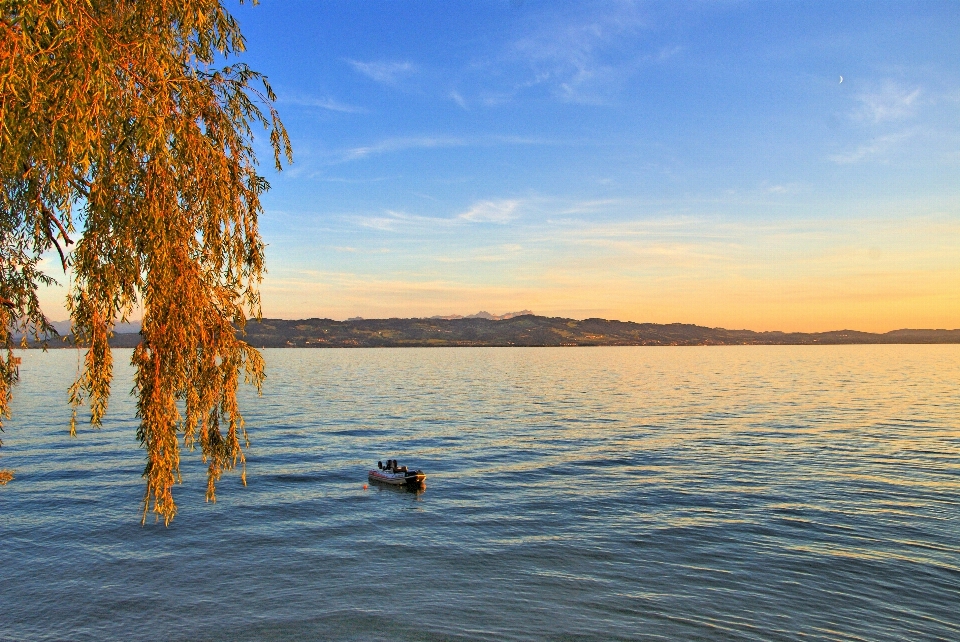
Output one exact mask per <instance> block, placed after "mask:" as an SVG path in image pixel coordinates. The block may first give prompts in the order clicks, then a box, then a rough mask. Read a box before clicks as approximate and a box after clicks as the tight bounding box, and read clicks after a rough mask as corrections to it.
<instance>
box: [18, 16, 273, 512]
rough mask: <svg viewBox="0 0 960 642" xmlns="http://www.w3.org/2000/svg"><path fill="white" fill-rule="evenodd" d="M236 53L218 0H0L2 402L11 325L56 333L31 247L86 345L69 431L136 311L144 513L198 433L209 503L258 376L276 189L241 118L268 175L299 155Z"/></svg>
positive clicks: (159, 504) (91, 399)
mask: <svg viewBox="0 0 960 642" xmlns="http://www.w3.org/2000/svg"><path fill="white" fill-rule="evenodd" d="M241 1H242V0H241ZM243 49H244V40H243V37H242V35H241V33H240V29H239V26H238V24H237V22H236V20H235V19H234V18H233V17H232V16H231V15H230V14H229V13H228V12H227V11H226V9H225V8H224V7H223V5H222V3H221V2H220V0H150V1H148V2H145V1H143V0H0V182H2V189H0V330H2V347H3V348H5V357H4V358H3V359H2V361H0V417H2V416H7V417H9V412H10V400H11V387H12V386H13V384H14V383H15V382H16V380H17V376H18V362H17V360H16V358H15V357H14V354H13V351H12V347H13V341H14V334H15V333H23V334H25V335H27V334H30V335H33V336H36V337H42V336H45V335H47V334H49V332H50V331H51V330H52V328H51V327H50V325H49V323H48V321H47V319H46V318H45V317H44V315H43V313H42V311H41V310H40V306H39V303H38V298H37V291H38V287H39V286H41V285H43V284H45V283H47V282H49V277H48V276H46V275H45V274H44V273H43V272H42V271H41V270H40V259H41V255H42V254H43V253H44V252H47V251H52V250H56V251H57V252H58V253H59V256H60V259H61V261H62V263H63V268H64V271H67V270H68V268H69V271H70V272H71V273H72V285H71V294H70V297H69V301H68V308H69V310H70V316H71V321H72V323H73V331H74V335H75V338H76V340H77V341H78V343H79V344H80V345H82V346H84V348H85V349H86V353H85V357H84V363H83V368H82V370H81V374H80V376H79V378H78V379H77V381H76V382H75V383H74V385H73V386H72V387H71V389H70V391H69V395H70V401H71V403H72V404H73V407H74V421H72V422H71V431H73V430H75V419H76V412H77V408H78V407H79V406H81V405H84V404H87V403H89V405H90V421H91V423H92V424H93V425H95V426H98V425H99V424H100V422H101V420H102V418H103V416H104V413H105V411H106V409H107V401H108V397H109V394H110V383H111V376H112V359H111V353H110V347H109V345H108V343H107V340H108V337H109V336H110V333H111V330H112V327H113V325H114V323H115V322H117V321H119V320H125V319H126V318H127V317H128V316H129V315H130V314H132V312H133V310H135V309H137V307H139V308H140V309H141V310H142V313H143V321H142V324H143V325H142V328H143V329H142V341H141V343H140V345H139V346H138V347H137V348H136V349H135V350H134V352H133V365H134V366H135V369H136V375H135V385H134V392H135V394H136V395H137V399H138V401H137V413H138V417H139V419H140V427H139V430H138V437H139V439H140V442H141V444H142V446H143V447H144V448H145V450H146V460H147V463H146V468H145V470H144V473H143V476H144V478H145V480H146V491H145V494H144V506H143V509H144V519H146V517H147V514H148V511H150V510H152V511H153V512H155V513H156V514H157V517H158V518H160V517H162V518H163V519H164V521H165V522H166V523H169V522H170V520H171V519H172V518H173V517H174V515H175V513H176V505H175V503H174V500H173V495H172V488H173V484H174V483H175V482H177V481H178V480H179V465H180V449H181V445H183V446H186V447H189V448H192V447H193V446H194V445H195V444H196V442H199V445H200V449H201V452H202V456H203V459H204V461H206V462H207V464H208V487H207V497H208V499H210V500H214V499H215V496H214V490H215V484H216V482H217V480H218V479H219V478H220V476H221V474H222V473H223V472H224V471H225V470H228V469H231V468H233V467H235V466H236V465H237V464H238V463H240V464H241V465H242V464H243V461H244V457H243V449H242V446H241V443H242V442H246V431H245V430H244V424H243V418H242V417H241V414H240V412H239V409H238V406H237V398H236V393H237V388H238V384H239V382H240V378H241V377H243V378H244V379H245V380H246V381H248V382H250V383H253V384H254V385H256V386H257V387H258V388H259V386H260V383H261V381H262V380H263V376H264V374H263V360H262V358H261V356H260V354H259V353H258V352H257V351H256V350H254V349H253V348H252V347H250V346H249V345H247V344H246V343H245V342H244V341H243V340H242V339H241V338H239V337H238V336H237V332H236V330H237V329H239V330H241V331H242V329H243V326H244V323H245V321H246V319H247V318H248V317H249V316H251V315H254V316H258V315H259V296H258V285H259V283H260V281H261V278H262V275H263V271H264V263H263V261H264V252H263V250H264V248H263V243H262V240H261V237H260V234H259V231H258V227H257V219H258V215H259V213H260V211H261V205H260V197H261V195H262V194H263V192H264V191H265V190H266V189H267V188H268V187H269V186H268V184H267V182H266V181H265V180H264V178H263V177H262V176H260V175H259V174H258V173H257V159H256V156H255V154H254V149H253V128H254V127H255V126H257V125H263V126H264V127H265V128H266V129H267V130H268V131H269V135H270V141H271V145H272V148H273V153H274V161H275V164H276V167H277V169H278V170H279V169H280V167H281V162H282V160H283V158H284V157H286V159H287V161H290V160H292V158H291V155H290V154H291V153H290V144H289V140H288V138H287V135H286V132H285V131H284V128H283V125H282V124H281V122H280V121H279V119H278V117H277V113H276V111H275V110H274V109H273V107H272V102H273V101H274V100H275V97H274V95H273V92H272V90H271V89H270V86H269V85H268V84H267V82H266V79H265V78H264V77H262V76H261V75H259V74H257V73H256V72H254V71H252V70H250V69H249V68H248V67H247V66H246V65H243V64H232V65H227V64H226V62H224V61H225V60H226V59H227V58H228V57H229V56H230V55H233V54H236V53H238V52H241V51H243ZM257 87H262V90H258V89H257ZM71 236H74V237H76V242H75V243H74V240H73V239H72V238H71ZM0 426H2V424H0ZM181 439H182V442H181ZM244 481H245V479H244Z"/></svg>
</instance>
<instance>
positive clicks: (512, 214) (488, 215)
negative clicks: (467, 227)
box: [457, 200, 520, 223]
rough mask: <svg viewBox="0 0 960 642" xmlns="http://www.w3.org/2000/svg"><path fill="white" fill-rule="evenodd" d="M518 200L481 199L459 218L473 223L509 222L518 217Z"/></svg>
mask: <svg viewBox="0 0 960 642" xmlns="http://www.w3.org/2000/svg"><path fill="white" fill-rule="evenodd" d="M519 205H520V201H518V200H500V201H479V202H477V203H474V204H473V206H472V207H471V208H470V209H468V210H467V211H466V212H463V213H462V214H460V216H458V217H457V218H459V219H461V220H464V221H470V222H471V223H508V222H510V221H512V220H513V219H514V218H516V210H517V207H518V206H519Z"/></svg>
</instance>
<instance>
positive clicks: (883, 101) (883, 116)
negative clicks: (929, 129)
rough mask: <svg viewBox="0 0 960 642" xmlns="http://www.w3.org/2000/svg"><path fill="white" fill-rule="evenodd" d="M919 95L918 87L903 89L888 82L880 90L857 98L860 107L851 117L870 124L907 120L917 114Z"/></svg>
mask: <svg viewBox="0 0 960 642" xmlns="http://www.w3.org/2000/svg"><path fill="white" fill-rule="evenodd" d="M920 94H921V92H920V88H919V87H913V88H910V87H904V86H902V85H899V84H897V83H895V82H893V81H890V80H888V81H886V82H884V83H883V85H882V86H881V87H880V89H878V90H876V91H872V92H866V93H863V94H860V96H858V101H859V102H860V105H859V106H858V107H857V109H855V110H854V112H853V116H854V118H856V119H858V120H864V121H867V122H872V123H882V122H885V121H891V120H902V119H904V118H909V117H911V116H913V115H915V114H916V112H917V107H918V106H919V105H920Z"/></svg>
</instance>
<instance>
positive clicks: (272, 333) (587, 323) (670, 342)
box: [50, 312, 960, 348]
mask: <svg viewBox="0 0 960 642" xmlns="http://www.w3.org/2000/svg"><path fill="white" fill-rule="evenodd" d="M124 329H126V328H124ZM246 340H247V341H248V342H249V343H250V344H251V345H253V346H254V347H257V348H288V347H296V348H378V347H379V348H393V347H431V346H436V347H452V346H475V347H488V346H708V345H840V344H890V343H960V329H956V330H893V331H891V332H886V333H883V334H878V333H872V332H860V331H857V330H836V331H831V332H777V331H770V332H755V331H753V330H726V329H724V328H707V327H704V326H699V325H692V324H688V323H667V324H660V323H635V322H632V321H608V320H606V319H583V320H577V319H567V318H563V317H545V316H537V315H534V314H522V313H517V315H516V316H514V315H512V314H507V315H501V316H499V317H495V316H494V315H487V313H482V312H481V313H478V314H476V315H470V316H467V317H460V316H458V315H451V317H433V318H415V319H396V318H395V319H360V318H355V319H348V320H346V321H334V320H331V319H301V320H297V321H291V320H286V319H262V320H260V321H259V322H257V321H251V322H249V323H248V324H247V327H246ZM139 341H140V335H139V333H137V332H117V333H116V334H114V336H113V337H112V338H111V340H110V344H111V345H112V346H114V347H133V346H135V345H137V343H139ZM67 343H69V339H68V340H67ZM60 345H63V343H61V342H60V341H57V340H55V341H52V342H51V343H50V346H51V347H59V346H60Z"/></svg>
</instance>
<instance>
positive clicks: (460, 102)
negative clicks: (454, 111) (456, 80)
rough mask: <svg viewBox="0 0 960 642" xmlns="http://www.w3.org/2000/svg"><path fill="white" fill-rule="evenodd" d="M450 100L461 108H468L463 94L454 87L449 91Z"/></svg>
mask: <svg viewBox="0 0 960 642" xmlns="http://www.w3.org/2000/svg"><path fill="white" fill-rule="evenodd" d="M450 100H452V101H453V102H455V103H457V104H458V105H460V107H461V108H462V109H469V108H468V107H467V101H466V100H464V98H463V96H461V95H460V92H458V91H457V90H456V89H454V90H453V91H451V92H450Z"/></svg>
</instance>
